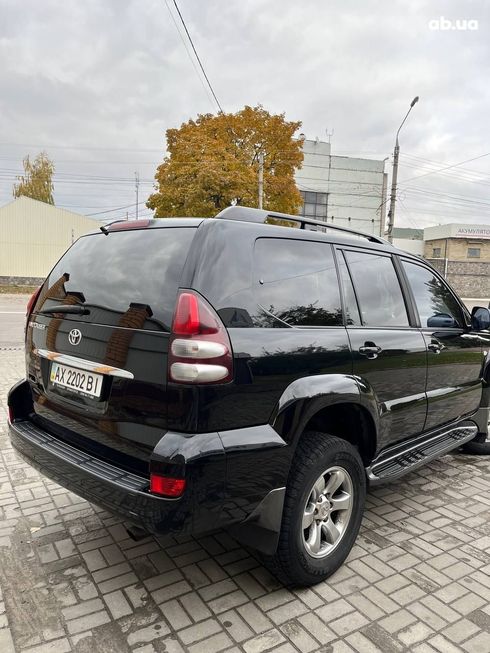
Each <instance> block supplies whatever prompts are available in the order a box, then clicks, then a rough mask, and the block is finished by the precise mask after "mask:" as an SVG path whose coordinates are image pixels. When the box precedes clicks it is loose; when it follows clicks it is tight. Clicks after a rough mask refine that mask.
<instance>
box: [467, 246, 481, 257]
mask: <svg viewBox="0 0 490 653" xmlns="http://www.w3.org/2000/svg"><path fill="white" fill-rule="evenodd" d="M468 258H480V248H479V247H468Z"/></svg>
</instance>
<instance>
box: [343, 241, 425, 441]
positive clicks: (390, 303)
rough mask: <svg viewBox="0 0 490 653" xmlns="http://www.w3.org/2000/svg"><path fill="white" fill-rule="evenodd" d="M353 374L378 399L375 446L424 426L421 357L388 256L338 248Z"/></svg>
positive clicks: (420, 339)
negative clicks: (377, 423) (377, 424)
mask: <svg viewBox="0 0 490 653" xmlns="http://www.w3.org/2000/svg"><path fill="white" fill-rule="evenodd" d="M338 261H339V267H340V271H341V275H342V281H343V287H344V297H345V304H346V305H345V308H344V310H345V312H346V314H347V319H348V327H347V330H348V334H349V338H350V343H351V348H352V354H353V364H354V374H356V375H357V376H358V377H360V379H361V382H362V383H364V384H365V385H366V390H367V391H368V392H371V393H372V394H373V396H374V397H375V399H376V402H377V404H378V412H379V418H380V434H379V438H378V445H379V448H380V449H381V448H383V447H384V446H386V445H388V444H390V443H393V442H397V441H400V440H403V439H406V438H410V437H412V436H414V435H416V434H418V433H421V432H422V430H423V428H424V423H425V417H426V410H427V400H426V396H425V382H426V367H427V356H426V347H425V341H424V338H423V336H422V334H421V333H420V331H419V329H417V328H414V326H412V325H411V316H410V314H409V308H408V306H407V304H406V303H405V300H404V296H403V293H402V289H401V285H400V281H399V276H398V271H397V268H396V267H395V262H394V260H393V259H392V257H391V256H390V255H389V254H387V253H384V252H376V251H367V250H361V249H348V248H345V249H344V250H343V252H342V251H339V253H338Z"/></svg>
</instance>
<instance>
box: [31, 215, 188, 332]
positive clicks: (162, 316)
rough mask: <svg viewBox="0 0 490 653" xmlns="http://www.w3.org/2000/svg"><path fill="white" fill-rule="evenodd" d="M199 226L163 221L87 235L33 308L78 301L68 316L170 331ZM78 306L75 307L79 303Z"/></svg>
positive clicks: (69, 253)
mask: <svg viewBox="0 0 490 653" xmlns="http://www.w3.org/2000/svg"><path fill="white" fill-rule="evenodd" d="M195 229H196V228H195V227H177V228H172V227H165V228H161V229H144V230H143V229H142V230H133V231H120V232H117V231H115V232H112V233H109V235H107V236H106V235H104V234H102V233H101V234H94V235H91V236H84V237H82V238H80V239H79V240H77V242H76V243H75V244H74V245H73V246H72V247H71V248H70V249H69V250H68V251H67V252H66V254H65V255H64V256H63V258H61V259H60V261H59V262H58V263H57V264H56V266H55V267H54V268H53V270H52V272H51V273H50V275H49V277H48V278H47V279H46V281H45V284H44V286H43V289H42V291H41V293H40V296H39V299H38V301H37V303H36V307H35V312H38V311H39V310H41V308H42V309H46V308H51V307H52V306H56V305H58V304H63V305H74V306H75V305H79V306H84V307H86V308H88V309H89V311H90V312H89V313H88V315H79V314H64V316H63V317H65V318H66V319H68V320H77V321H84V322H92V323H97V324H109V325H114V326H121V327H127V328H134V329H150V330H153V331H162V330H163V331H169V330H170V326H171V322H172V315H173V311H174V306H175V299H176V295H177V289H178V287H179V282H180V277H181V274H182V269H183V267H184V263H185V260H186V257H187V253H188V251H189V248H190V244H191V242H192V239H193V237H194V235H195V233H196V231H195ZM75 310H76V309H75Z"/></svg>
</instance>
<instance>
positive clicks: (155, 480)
mask: <svg viewBox="0 0 490 653" xmlns="http://www.w3.org/2000/svg"><path fill="white" fill-rule="evenodd" d="M184 490H185V479H184V478H172V477H170V476H161V475H160V474H154V473H153V472H152V473H151V474H150V492H151V493H152V494H159V495H160V496H162V497H171V498H177V497H180V496H182V495H183V494H184Z"/></svg>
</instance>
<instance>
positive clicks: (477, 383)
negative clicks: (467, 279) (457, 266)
mask: <svg viewBox="0 0 490 653" xmlns="http://www.w3.org/2000/svg"><path fill="white" fill-rule="evenodd" d="M402 265H403V269H404V271H405V274H406V276H407V279H408V283H409V286H410V288H411V292H412V294H413V297H414V300H415V304H416V307H417V310H418V314H419V319H420V325H421V330H422V333H423V336H424V339H425V342H426V346H427V360H428V374H427V398H428V413H427V421H426V424H425V430H430V429H433V428H436V427H438V426H441V425H443V424H446V423H448V422H452V421H454V420H456V419H458V418H460V417H463V416H465V415H469V414H470V413H472V412H473V411H475V410H476V409H477V408H478V406H479V404H480V399H481V393H482V369H483V352H482V345H481V338H480V336H479V334H477V333H471V331H470V329H469V328H468V327H467V324H466V317H465V314H464V312H463V310H462V308H461V306H460V304H459V302H458V300H457V299H456V297H455V296H454V294H453V293H452V291H451V289H450V288H449V287H448V286H447V285H446V284H445V283H444V281H443V280H442V279H440V278H439V277H438V276H437V274H436V273H435V271H434V270H432V269H430V268H428V267H426V266H425V265H424V264H423V263H418V262H415V261H412V260H408V259H407V260H403V262H402Z"/></svg>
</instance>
